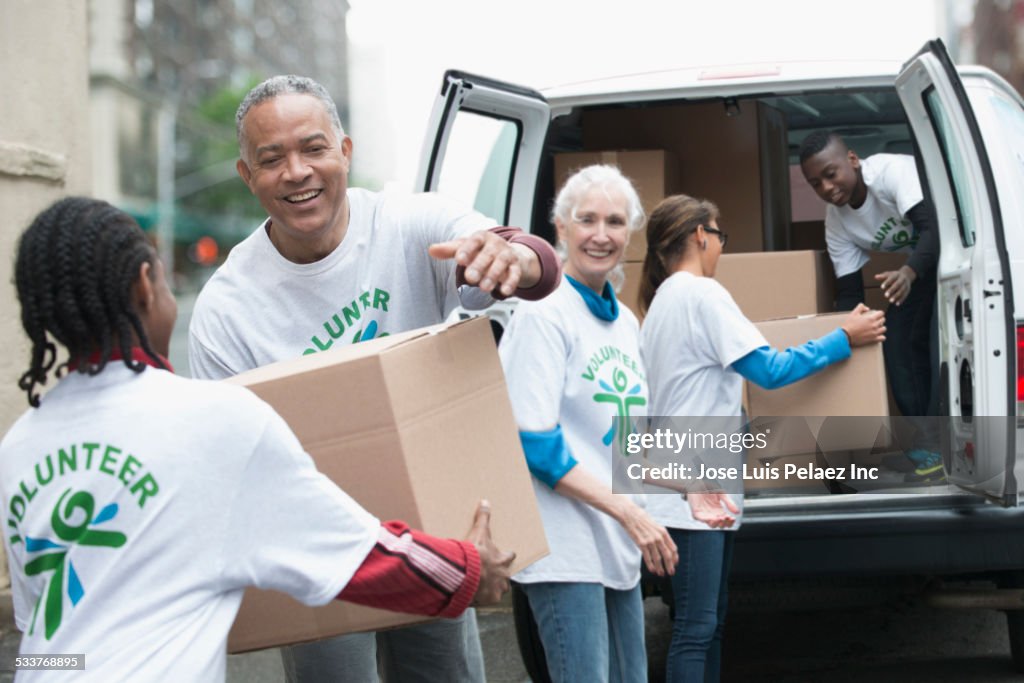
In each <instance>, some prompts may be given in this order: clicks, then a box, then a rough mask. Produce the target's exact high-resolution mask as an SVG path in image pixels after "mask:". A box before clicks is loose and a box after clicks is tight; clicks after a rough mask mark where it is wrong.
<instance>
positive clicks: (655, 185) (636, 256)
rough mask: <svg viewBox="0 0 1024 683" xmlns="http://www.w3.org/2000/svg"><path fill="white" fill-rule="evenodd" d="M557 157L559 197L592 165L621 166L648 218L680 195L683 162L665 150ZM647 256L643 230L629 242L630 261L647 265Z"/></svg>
mask: <svg viewBox="0 0 1024 683" xmlns="http://www.w3.org/2000/svg"><path fill="white" fill-rule="evenodd" d="M554 157H555V194H556V195H557V193H558V190H560V189H561V187H562V185H563V184H564V183H565V181H566V179H568V177H569V176H570V175H572V173H574V172H575V171H577V170H579V169H580V168H583V167H584V166H590V165H591V164H610V165H612V166H618V167H619V170H620V171H622V174H623V175H624V176H626V177H627V178H629V179H630V180H631V181H632V182H633V187H635V188H636V191H637V194H638V195H640V203H641V204H642V205H643V207H644V213H645V214H647V215H650V213H651V209H653V208H654V207H655V206H656V205H657V204H658V202H660V201H661V200H662V199H664V198H665V197H667V196H669V195H671V194H675V193H677V192H679V191H680V189H679V162H678V161H676V158H675V157H674V156H673V155H672V153H671V152H666V151H665V150H661V149H651V150H634V151H601V152H564V153H561V154H556V155H554ZM646 253H647V239H646V237H645V235H644V231H643V229H640V230H638V231H636V232H634V233H633V234H632V235H631V236H630V238H629V246H627V247H626V260H627V261H634V262H636V261H643V260H644V256H645V255H646Z"/></svg>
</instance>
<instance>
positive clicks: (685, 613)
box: [665, 529, 736, 683]
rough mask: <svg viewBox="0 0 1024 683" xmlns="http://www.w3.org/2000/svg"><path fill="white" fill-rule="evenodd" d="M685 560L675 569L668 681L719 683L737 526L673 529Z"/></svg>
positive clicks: (678, 682) (680, 556) (679, 682)
mask: <svg viewBox="0 0 1024 683" xmlns="http://www.w3.org/2000/svg"><path fill="white" fill-rule="evenodd" d="M668 532H669V534H670V535H671V536H672V540H673V541H675V544H676V548H678V549H679V564H678V565H676V573H675V574H673V575H672V594H673V599H674V604H675V612H676V614H675V620H674V621H673V622H672V641H671V643H670V644H669V648H668V664H667V667H666V672H665V680H666V681H667V683H715V682H716V681H718V679H719V678H720V677H721V674H722V631H723V629H724V628H725V611H726V608H727V607H728V604H729V589H728V586H729V567H730V566H731V565H732V548H733V543H734V542H735V540H736V532H735V531H712V530H706V531H705V530H699V531H690V530H688V529H669V530H668Z"/></svg>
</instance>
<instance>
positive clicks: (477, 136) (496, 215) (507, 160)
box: [437, 110, 520, 225]
mask: <svg viewBox="0 0 1024 683" xmlns="http://www.w3.org/2000/svg"><path fill="white" fill-rule="evenodd" d="M519 137H520V126H519V123H518V122H516V121H510V120H507V119H499V118H495V117H493V116H484V115H481V114H476V113H474V112H470V111H467V110H459V112H458V113H457V114H456V116H455V122H454V123H453V124H452V129H451V134H450V135H449V137H448V146H447V148H446V150H445V155H444V165H443V166H442V167H441V175H440V177H439V178H438V184H437V191H438V192H440V193H441V194H444V195H447V196H449V197H452V198H453V199H456V200H458V201H460V202H462V203H463V204H466V205H471V206H472V207H473V208H474V209H476V210H477V211H479V212H480V213H482V214H484V215H485V216H488V217H490V218H493V219H494V220H496V221H498V222H499V223H501V224H503V225H504V224H506V223H507V222H508V202H509V196H510V193H511V180H512V173H513V171H514V170H515V159H516V149H518V146H519Z"/></svg>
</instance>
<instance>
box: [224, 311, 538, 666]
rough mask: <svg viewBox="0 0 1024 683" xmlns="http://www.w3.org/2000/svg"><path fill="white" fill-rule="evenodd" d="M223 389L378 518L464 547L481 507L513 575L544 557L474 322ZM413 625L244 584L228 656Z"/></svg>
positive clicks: (487, 333)
mask: <svg viewBox="0 0 1024 683" xmlns="http://www.w3.org/2000/svg"><path fill="white" fill-rule="evenodd" d="M226 381H229V382H233V383H237V384H242V385H244V386H247V387H249V388H250V389H251V390H252V391H253V392H255V393H256V394H257V395H258V396H260V397H261V398H263V399H264V400H265V401H267V402H268V403H270V404H271V405H272V406H273V407H274V408H275V409H276V410H277V411H278V412H279V413H280V414H281V416H282V417H283V418H284V419H285V421H287V423H288V424H289V426H290V427H291V428H292V430H294V431H295V433H296V434H297V435H298V437H299V440H300V441H301V442H302V445H303V447H304V448H305V449H306V451H307V452H309V454H310V455H311V456H312V457H313V460H314V461H315V462H316V465H317V468H319V469H320V471H321V472H323V473H324V474H326V475H327V476H328V477H330V478H331V479H332V480H333V481H334V482H336V483H337V484H338V485H339V486H340V487H341V488H343V489H344V490H345V491H346V492H347V493H348V494H349V495H350V496H352V497H353V498H354V499H355V500H356V501H358V502H359V503H360V504H361V505H362V506H363V507H365V508H366V509H367V510H369V511H370V512H371V513H373V514H374V515H376V516H377V517H378V518H380V519H381V520H388V519H401V520H403V521H405V522H407V523H408V524H409V525H410V526H412V527H414V528H418V529H423V530H425V531H427V532H429V533H431V534H435V535H437V536H442V537H451V538H463V537H465V535H466V534H467V533H468V532H469V529H470V526H471V524H472V521H473V513H474V511H475V510H476V506H477V503H478V501H479V500H480V499H482V498H486V499H488V500H489V501H490V503H491V508H492V515H491V533H492V535H493V538H494V542H495V543H496V544H497V545H498V547H500V548H502V549H508V550H514V551H515V552H516V560H515V563H514V566H513V571H519V570H521V569H523V568H524V567H526V566H527V565H529V564H531V563H533V562H535V561H536V560H538V559H540V558H541V557H543V556H544V555H546V554H547V540H546V538H545V535H544V527H543V525H542V523H541V519H540V514H539V511H538V509H537V505H536V502H535V497H534V493H533V486H532V483H531V481H530V474H529V472H528V470H527V468H526V460H525V458H524V457H523V452H522V448H521V446H520V442H519V433H518V430H517V428H516V423H515V420H514V419H513V416H512V409H511V405H510V403H509V399H508V392H507V388H506V386H505V377H504V374H503V372H502V368H501V363H500V361H499V359H498V354H497V349H496V348H495V345H494V337H493V335H492V333H491V326H490V324H489V323H488V322H487V318H473V319H470V320H468V321H464V322H459V323H454V324H446V325H438V326H435V327H429V328H424V329H421V330H414V331H411V332H406V333H402V334H395V335H391V336H386V337H381V338H378V339H373V340H370V341H367V342H362V343H360V344H355V345H349V346H344V347H339V348H338V349H336V350H335V349H332V350H330V351H327V352H324V353H317V354H313V355H309V356H303V357H301V358H296V359H294V360H290V361H285V362H282V363H275V364H273V365H268V366H265V367H262V368H258V369H256V370H252V371H250V372H246V373H243V374H241V375H238V376H236V377H234V378H231V379H229V380H226ZM310 523H311V524H312V523H316V521H315V520H310ZM425 619H426V618H425V617H420V616H414V615H408V614H399V613H395V612H386V611H383V610H376V609H370V608H367V607H361V606H358V605H353V604H348V603H343V602H339V601H335V602H333V603H331V604H330V605H327V606H325V607H319V608H310V607H306V606H304V605H302V604H300V603H299V602H297V601H295V600H293V599H292V598H291V597H289V596H287V595H284V594H283V593H277V592H274V591H261V590H257V589H249V590H247V591H246V593H245V598H244V599H243V601H242V606H241V609H240V610H239V612H238V617H237V618H236V620H235V625H234V627H233V628H232V630H231V633H230V635H229V636H228V651H229V652H244V651H247V650H255V649H261V648H267V647H275V646H279V645H284V644H288V643H298V642H305V641H311V640H317V639H320V638H326V637H329V636H335V635H340V634H343V633H351V632H356V631H371V630H377V629H381V628H388V627H393V626H400V625H404V624H410V623H414V622H417V621H424V620H425Z"/></svg>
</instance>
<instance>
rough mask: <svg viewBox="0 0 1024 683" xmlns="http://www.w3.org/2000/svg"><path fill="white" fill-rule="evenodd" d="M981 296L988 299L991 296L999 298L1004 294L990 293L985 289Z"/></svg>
mask: <svg viewBox="0 0 1024 683" xmlns="http://www.w3.org/2000/svg"><path fill="white" fill-rule="evenodd" d="M981 294H982V296H984V297H985V298H986V299H987V298H989V297H990V296H999V295H1000V294H1002V292H990V291H988V290H987V289H983V290H981Z"/></svg>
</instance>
